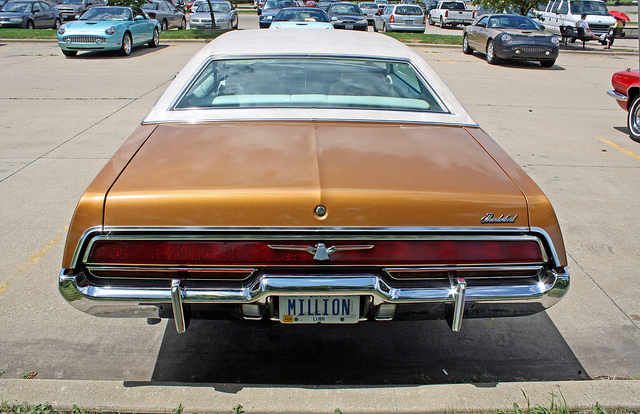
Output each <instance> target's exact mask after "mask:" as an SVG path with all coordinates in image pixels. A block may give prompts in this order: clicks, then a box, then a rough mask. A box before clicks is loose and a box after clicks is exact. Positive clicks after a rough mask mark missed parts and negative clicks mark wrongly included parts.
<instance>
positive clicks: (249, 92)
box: [175, 57, 447, 112]
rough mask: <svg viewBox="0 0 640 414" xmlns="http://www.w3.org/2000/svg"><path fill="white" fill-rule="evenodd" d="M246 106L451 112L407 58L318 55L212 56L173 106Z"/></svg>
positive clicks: (181, 107)
mask: <svg viewBox="0 0 640 414" xmlns="http://www.w3.org/2000/svg"><path fill="white" fill-rule="evenodd" d="M243 107H272V108H278V107H279V108H358V109H371V108H375V109H390V110H410V111H429V112H447V111H446V110H445V109H444V106H443V105H442V104H441V101H440V100H439V99H438V98H437V97H436V95H435V94H434V93H433V91H432V89H431V88H430V87H429V86H428V85H427V84H426V83H425V81H424V80H423V79H422V78H421V77H420V76H419V75H418V74H417V73H416V71H415V70H414V69H413V67H412V66H411V65H409V64H408V63H406V62H398V61H391V60H382V59H380V60H377V59H329V58H315V57H313V58H308V57H304V58H270V59H236V60H212V61H211V62H210V63H209V64H208V65H207V66H206V67H205V68H204V69H203V70H202V72H200V74H199V75H198V76H197V77H196V79H195V80H194V82H193V83H192V85H191V86H190V88H189V89H188V91H187V92H186V93H185V94H184V95H183V96H182V97H181V99H180V101H179V102H178V104H177V105H176V106H175V108H176V109H187V108H243Z"/></svg>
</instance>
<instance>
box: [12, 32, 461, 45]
mask: <svg viewBox="0 0 640 414" xmlns="http://www.w3.org/2000/svg"><path fill="white" fill-rule="evenodd" d="M224 32H225V31H224V30H217V31H212V30H167V31H165V32H163V33H161V34H160V41H162V40H181V39H213V38H215V37H216V36H219V35H220V34H222V33H224ZM387 34H388V35H389V36H391V37H393V38H395V39H398V40H400V41H402V42H405V43H430V44H441V45H461V44H462V37H461V36H458V35H455V36H447V35H431V34H424V33H387ZM55 38H56V31H55V30H53V29H42V30H38V29H35V30H26V29H0V39H55Z"/></svg>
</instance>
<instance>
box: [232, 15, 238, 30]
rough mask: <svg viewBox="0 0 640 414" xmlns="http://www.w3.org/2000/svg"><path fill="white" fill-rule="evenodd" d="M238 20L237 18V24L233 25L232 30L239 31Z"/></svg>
mask: <svg viewBox="0 0 640 414" xmlns="http://www.w3.org/2000/svg"><path fill="white" fill-rule="evenodd" d="M238 20H239V19H238V18H237V17H236V24H234V25H232V27H231V29H232V30H238Z"/></svg>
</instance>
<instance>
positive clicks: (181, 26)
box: [178, 17, 187, 30]
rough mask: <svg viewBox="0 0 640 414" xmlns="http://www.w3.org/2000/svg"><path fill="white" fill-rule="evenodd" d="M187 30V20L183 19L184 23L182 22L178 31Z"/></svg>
mask: <svg viewBox="0 0 640 414" xmlns="http://www.w3.org/2000/svg"><path fill="white" fill-rule="evenodd" d="M186 28H187V20H186V19H185V18H184V17H183V18H182V22H180V27H178V30H184V29H186Z"/></svg>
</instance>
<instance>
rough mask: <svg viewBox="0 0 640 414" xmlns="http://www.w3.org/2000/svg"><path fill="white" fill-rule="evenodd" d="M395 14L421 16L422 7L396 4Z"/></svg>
mask: <svg viewBox="0 0 640 414" xmlns="http://www.w3.org/2000/svg"><path fill="white" fill-rule="evenodd" d="M395 14H400V15H403V16H422V9H421V8H420V7H419V6H398V7H396V11H395Z"/></svg>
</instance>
